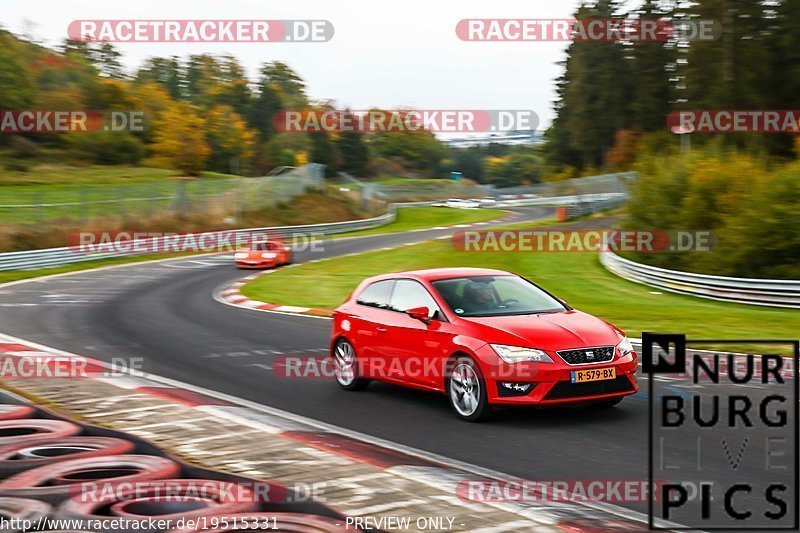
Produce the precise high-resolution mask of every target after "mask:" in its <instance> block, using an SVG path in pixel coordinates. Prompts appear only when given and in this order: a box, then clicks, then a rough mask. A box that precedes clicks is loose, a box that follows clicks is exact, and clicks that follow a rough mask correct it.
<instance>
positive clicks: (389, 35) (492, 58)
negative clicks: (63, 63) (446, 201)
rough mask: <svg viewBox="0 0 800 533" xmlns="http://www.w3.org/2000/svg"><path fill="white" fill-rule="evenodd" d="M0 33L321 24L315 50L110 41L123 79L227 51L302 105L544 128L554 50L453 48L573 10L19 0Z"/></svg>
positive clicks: (268, 0)
mask: <svg viewBox="0 0 800 533" xmlns="http://www.w3.org/2000/svg"><path fill="white" fill-rule="evenodd" d="M2 3H3V4H4V5H3V8H2V15H0V23H1V24H2V25H3V27H5V28H6V29H9V30H11V31H12V32H14V33H16V34H29V35H32V36H34V37H35V38H36V40H38V41H40V42H41V43H42V44H45V45H47V46H56V45H58V44H60V43H61V41H62V40H63V39H64V38H65V37H66V34H67V27H68V25H69V23H70V22H72V21H73V20H85V19H92V20H98V19H100V20H103V19H126V20H127V19H169V20H174V19H195V20H197V19H247V20H252V19H267V20H274V19H279V20H286V19H325V20H328V21H330V22H331V23H332V24H333V27H334V31H335V34H334V37H333V39H331V40H330V41H329V42H326V43H120V44H117V45H116V46H117V48H118V49H119V50H120V51H121V52H122V53H123V55H124V61H123V63H124V65H125V66H126V67H127V68H128V69H129V70H134V69H135V68H137V67H138V66H139V65H141V64H142V62H143V61H144V60H145V59H146V58H148V57H151V56H172V55H177V56H180V57H186V56H188V55H190V54H198V53H212V54H222V53H231V54H233V55H234V56H236V57H237V58H238V59H239V61H240V62H241V63H242V64H243V65H244V66H245V67H246V69H247V71H248V73H249V75H250V76H251V78H253V79H254V78H255V77H256V76H255V75H256V72H257V68H258V65H260V64H261V63H262V62H265V61H275V60H280V61H284V62H286V63H288V64H289V65H290V66H291V67H292V68H293V69H294V70H295V71H297V72H298V73H299V74H300V75H301V76H302V77H303V79H304V80H305V81H306V85H307V92H308V94H309V96H310V97H311V98H312V99H320V100H334V101H335V102H336V103H337V104H338V105H339V106H342V107H349V108H350V109H369V108H372V107H381V108H384V109H394V108H401V107H414V108H417V109H519V110H523V109H524V110H533V111H535V112H536V113H537V115H538V116H539V118H540V128H545V127H547V125H548V124H549V123H550V121H551V120H552V118H553V112H552V103H553V100H554V98H555V92H554V90H555V85H554V80H555V79H556V78H557V77H558V76H559V75H560V74H561V70H562V68H561V66H559V65H558V62H559V61H562V60H563V59H564V52H565V49H566V46H567V43H563V42H551V43H545V42H464V41H461V40H459V39H458V38H457V37H456V33H455V27H456V23H457V22H458V21H459V20H461V19H466V18H568V17H570V16H571V15H572V13H573V12H574V10H575V8H576V6H577V4H578V3H579V0H556V1H554V0H493V1H487V0H462V1H455V0H403V1H401V2H398V1H394V0H388V1H381V0H373V1H366V0H284V1H281V2H277V1H274V0H194V1H191V2H190V1H184V0H160V1H153V0H134V1H126V2H121V1H119V0H106V1H102V2H101V1H99V0H91V1H89V0H24V1H22V2H20V1H16V2H11V1H9V0H5V1H4V2H2Z"/></svg>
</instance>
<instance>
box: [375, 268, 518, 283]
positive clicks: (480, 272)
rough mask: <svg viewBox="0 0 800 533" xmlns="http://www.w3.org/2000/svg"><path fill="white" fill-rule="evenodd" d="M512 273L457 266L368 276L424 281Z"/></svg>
mask: <svg viewBox="0 0 800 533" xmlns="http://www.w3.org/2000/svg"><path fill="white" fill-rule="evenodd" d="M508 275H513V274H511V273H510V272H506V271H504V270H495V269H492V268H474V267H457V268H428V269H423V270H406V271H404V272H392V273H390V274H382V275H380V276H375V277H373V278H370V280H371V281H377V280H380V279H393V278H414V279H420V280H426V281H435V280H439V279H449V278H462V277H467V276H508Z"/></svg>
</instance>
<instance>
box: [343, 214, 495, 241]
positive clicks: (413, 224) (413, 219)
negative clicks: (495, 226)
mask: <svg viewBox="0 0 800 533" xmlns="http://www.w3.org/2000/svg"><path fill="white" fill-rule="evenodd" d="M504 214H505V211H502V210H500V209H449V208H445V207H403V208H401V209H399V210H398V211H397V218H396V219H395V221H394V222H392V223H390V224H387V225H385V226H380V227H378V228H371V229H365V230H360V231H349V232H347V233H339V234H337V235H333V237H334V238H337V237H360V236H362V235H377V234H381V233H399V232H402V231H411V230H416V229H427V228H435V227H437V226H451V225H453V224H474V223H475V222H485V221H487V220H492V219H495V218H500V217H501V216H503V215H504Z"/></svg>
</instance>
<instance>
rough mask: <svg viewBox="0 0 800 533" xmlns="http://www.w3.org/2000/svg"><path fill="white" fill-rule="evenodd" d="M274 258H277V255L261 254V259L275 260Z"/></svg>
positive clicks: (270, 253)
mask: <svg viewBox="0 0 800 533" xmlns="http://www.w3.org/2000/svg"><path fill="white" fill-rule="evenodd" d="M276 257H278V254H274V253H272V252H267V253H264V254H261V259H275V258H276Z"/></svg>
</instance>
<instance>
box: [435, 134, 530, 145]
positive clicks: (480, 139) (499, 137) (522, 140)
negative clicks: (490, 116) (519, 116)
mask: <svg viewBox="0 0 800 533" xmlns="http://www.w3.org/2000/svg"><path fill="white" fill-rule="evenodd" d="M441 141H442V142H443V143H444V144H446V145H447V146H451V147H453V148H469V147H471V146H486V145H487V144H492V143H495V144H507V145H529V146H534V145H537V144H541V143H543V142H544V136H543V135H542V134H541V133H540V132H538V131H536V130H514V131H504V132H500V133H478V134H475V135H471V136H469V137H450V138H446V139H441Z"/></svg>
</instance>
